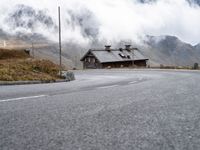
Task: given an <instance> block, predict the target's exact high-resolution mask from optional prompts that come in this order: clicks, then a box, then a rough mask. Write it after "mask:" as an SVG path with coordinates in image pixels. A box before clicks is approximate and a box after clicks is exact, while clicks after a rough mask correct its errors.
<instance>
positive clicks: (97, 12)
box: [0, 0, 200, 45]
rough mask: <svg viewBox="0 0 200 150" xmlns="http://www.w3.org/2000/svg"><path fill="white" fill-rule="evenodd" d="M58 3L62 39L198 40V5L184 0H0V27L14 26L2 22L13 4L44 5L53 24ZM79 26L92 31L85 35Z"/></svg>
mask: <svg viewBox="0 0 200 150" xmlns="http://www.w3.org/2000/svg"><path fill="white" fill-rule="evenodd" d="M58 3H60V4H59V5H61V7H62V26H63V32H64V33H63V39H64V40H66V41H67V40H74V41H78V42H80V43H85V44H87V43H88V42H89V41H90V40H91V39H92V38H94V37H95V38H97V39H98V40H105V41H107V42H108V43H109V42H117V41H121V40H134V41H139V40H140V38H142V37H143V36H144V35H156V36H159V35H174V36H177V37H179V38H180V39H181V40H183V41H185V42H188V43H191V44H193V45H194V44H197V43H200V7H199V6H197V5H195V4H192V5H191V4H189V3H188V2H187V1H186V0H157V2H153V3H146V4H142V3H139V2H137V1H136V0H62V1H59V0H57V1H56V0H9V1H8V0H0V28H2V29H3V30H6V31H7V32H15V31H14V30H17V29H11V28H10V25H9V23H7V22H5V20H6V18H8V16H9V14H11V13H12V11H13V10H14V7H15V5H17V4H24V5H28V6H31V7H33V8H34V9H36V10H40V9H42V10H43V9H45V10H46V13H47V14H48V15H50V16H51V17H52V18H53V20H54V21H55V23H56V24H57V6H58ZM69 12H70V14H73V15H75V16H78V17H79V18H80V17H83V19H85V21H82V24H81V25H82V27H80V25H79V24H78V23H77V22H75V23H73V20H72V18H71V16H70V15H69ZM38 26H41V27H38V28H36V29H35V30H34V32H39V33H42V34H43V35H45V36H46V37H50V38H51V39H52V40H53V39H54V38H55V33H53V31H50V30H48V29H44V27H42V25H40V24H38ZM82 28H84V29H88V30H89V29H91V32H94V33H90V34H91V35H90V34H89V36H86V35H84V33H83V29H82ZM11 30H13V31H11ZM18 30H19V29H18ZM18 30H17V31H18ZM23 30H24V29H23ZM25 30H26V29H25ZM93 34H94V35H93Z"/></svg>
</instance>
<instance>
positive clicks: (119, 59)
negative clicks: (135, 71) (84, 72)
mask: <svg viewBox="0 0 200 150" xmlns="http://www.w3.org/2000/svg"><path fill="white" fill-rule="evenodd" d="M81 61H82V62H83V68H84V69H101V68H122V67H125V68H128V67H134V66H136V67H146V66H147V61H148V59H147V58H145V57H144V56H143V55H142V54H141V53H140V52H139V50H138V49H137V48H131V45H126V46H125V48H124V49H123V48H120V49H111V46H105V49H102V50H101V49H100V50H92V49H90V50H89V51H88V52H87V53H86V54H85V55H84V56H83V57H82V58H81Z"/></svg>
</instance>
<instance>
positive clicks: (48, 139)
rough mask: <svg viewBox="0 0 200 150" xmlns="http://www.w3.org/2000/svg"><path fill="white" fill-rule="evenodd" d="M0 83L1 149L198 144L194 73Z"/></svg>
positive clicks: (189, 149) (114, 149) (199, 97)
mask: <svg viewBox="0 0 200 150" xmlns="http://www.w3.org/2000/svg"><path fill="white" fill-rule="evenodd" d="M75 74H76V78H77V80H76V81H73V82H70V83H56V84H42V85H20V86H1V87H0V149H1V150H118V149H119V150H140V149H141V150H161V149H162V150H165V149H166V150H199V149H200V84H199V81H200V72H198V71H196V72H195V71H172V70H88V71H76V72H75Z"/></svg>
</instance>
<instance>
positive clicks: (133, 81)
mask: <svg viewBox="0 0 200 150" xmlns="http://www.w3.org/2000/svg"><path fill="white" fill-rule="evenodd" d="M137 82H138V81H132V82H129V84H134V83H137Z"/></svg>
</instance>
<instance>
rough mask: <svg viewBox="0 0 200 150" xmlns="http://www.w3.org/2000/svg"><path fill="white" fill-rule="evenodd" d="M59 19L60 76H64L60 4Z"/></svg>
mask: <svg viewBox="0 0 200 150" xmlns="http://www.w3.org/2000/svg"><path fill="white" fill-rule="evenodd" d="M58 21H59V54H60V77H61V76H62V43H61V40H62V39H61V20H60V6H59V7H58Z"/></svg>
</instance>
